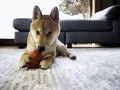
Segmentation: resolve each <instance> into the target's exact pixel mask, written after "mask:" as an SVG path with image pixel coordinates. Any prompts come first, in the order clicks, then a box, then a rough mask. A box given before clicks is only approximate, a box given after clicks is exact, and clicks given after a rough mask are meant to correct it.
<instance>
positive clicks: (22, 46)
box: [18, 45, 26, 49]
mask: <svg viewBox="0 0 120 90" xmlns="http://www.w3.org/2000/svg"><path fill="white" fill-rule="evenodd" d="M25 46H26V45H18V48H19V49H23V48H25Z"/></svg>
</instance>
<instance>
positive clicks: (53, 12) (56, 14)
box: [50, 7, 59, 21]
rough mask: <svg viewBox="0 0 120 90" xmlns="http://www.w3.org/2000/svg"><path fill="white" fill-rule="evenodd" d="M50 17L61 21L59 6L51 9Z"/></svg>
mask: <svg viewBox="0 0 120 90" xmlns="http://www.w3.org/2000/svg"><path fill="white" fill-rule="evenodd" d="M50 17H51V18H52V19H53V20H54V21H59V11H58V8H57V7H54V8H53V9H52V10H51V13H50Z"/></svg>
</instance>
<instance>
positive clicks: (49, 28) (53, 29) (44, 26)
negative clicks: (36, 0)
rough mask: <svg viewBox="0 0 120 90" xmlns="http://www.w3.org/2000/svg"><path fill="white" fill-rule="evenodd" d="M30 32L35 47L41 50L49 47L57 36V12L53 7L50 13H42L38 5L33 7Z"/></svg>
mask: <svg viewBox="0 0 120 90" xmlns="http://www.w3.org/2000/svg"><path fill="white" fill-rule="evenodd" d="M30 32H31V33H32V37H33V39H34V42H35V46H36V48H38V49H39V50H41V51H44V50H45V49H47V48H49V47H50V46H51V45H52V44H53V43H56V40H57V38H58V36H59V33H60V31H59V12H58V8H57V7H54V8H53V9H52V10H51V13H50V15H42V13H41V10H40V8H39V7H38V6H35V7H34V10H33V17H32V23H31V26H30Z"/></svg>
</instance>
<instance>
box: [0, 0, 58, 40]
mask: <svg viewBox="0 0 120 90" xmlns="http://www.w3.org/2000/svg"><path fill="white" fill-rule="evenodd" d="M58 1H59V0H2V1H0V39H12V38H14V32H15V29H14V28H13V26H12V23H13V19H14V18H31V17H32V11H33V8H34V6H35V5H38V6H39V7H40V9H41V11H42V13H43V14H49V13H50V11H51V9H52V8H53V7H54V6H57V5H58Z"/></svg>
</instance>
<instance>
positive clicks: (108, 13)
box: [91, 5, 120, 20]
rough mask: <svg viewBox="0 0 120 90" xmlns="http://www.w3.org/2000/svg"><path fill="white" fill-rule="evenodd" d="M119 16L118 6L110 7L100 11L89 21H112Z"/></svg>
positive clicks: (119, 6)
mask: <svg viewBox="0 0 120 90" xmlns="http://www.w3.org/2000/svg"><path fill="white" fill-rule="evenodd" d="M118 16H120V5H113V6H110V7H108V8H106V9H104V10H102V11H99V12H97V13H96V14H94V15H93V16H92V17H91V19H93V20H113V19H115V18H117V17H118Z"/></svg>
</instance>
